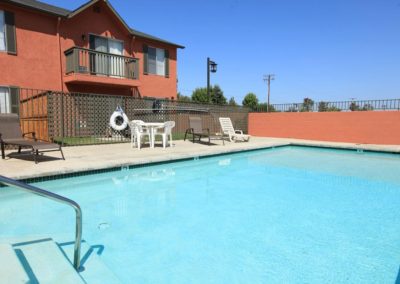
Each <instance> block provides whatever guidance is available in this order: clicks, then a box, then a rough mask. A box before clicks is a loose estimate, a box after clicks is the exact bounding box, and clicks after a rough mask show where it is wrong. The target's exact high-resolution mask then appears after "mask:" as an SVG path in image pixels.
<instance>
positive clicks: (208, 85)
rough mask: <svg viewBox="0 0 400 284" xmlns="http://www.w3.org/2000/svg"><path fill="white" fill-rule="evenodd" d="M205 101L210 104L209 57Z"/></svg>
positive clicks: (208, 59) (208, 58)
mask: <svg viewBox="0 0 400 284" xmlns="http://www.w3.org/2000/svg"><path fill="white" fill-rule="evenodd" d="M207 100H208V102H210V57H207Z"/></svg>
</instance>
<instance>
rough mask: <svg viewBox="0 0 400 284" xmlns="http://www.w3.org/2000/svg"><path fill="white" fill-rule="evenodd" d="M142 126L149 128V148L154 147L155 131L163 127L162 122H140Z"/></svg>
mask: <svg viewBox="0 0 400 284" xmlns="http://www.w3.org/2000/svg"><path fill="white" fill-rule="evenodd" d="M142 125H143V126H144V127H146V128H147V129H149V132H150V148H154V142H155V137H154V136H155V135H154V133H155V131H156V129H158V128H163V127H164V122H145V123H143V124H142Z"/></svg>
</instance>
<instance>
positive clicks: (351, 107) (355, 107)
mask: <svg viewBox="0 0 400 284" xmlns="http://www.w3.org/2000/svg"><path fill="white" fill-rule="evenodd" d="M349 109H350V110H351V111H358V110H360V106H359V105H358V104H356V103H355V102H351V104H350V107H349Z"/></svg>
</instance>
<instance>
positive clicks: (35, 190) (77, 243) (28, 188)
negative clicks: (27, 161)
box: [0, 175, 82, 271]
mask: <svg viewBox="0 0 400 284" xmlns="http://www.w3.org/2000/svg"><path fill="white" fill-rule="evenodd" d="M0 183H3V184H5V185H9V186H10V185H12V186H16V187H17V188H20V189H22V190H25V191H27V192H30V193H33V194H36V195H39V196H42V197H45V198H48V199H51V200H54V201H57V202H60V203H62V204H67V205H69V206H71V207H72V208H74V210H75V213H76V226H75V246H74V267H75V269H76V270H77V271H79V267H80V262H81V259H80V258H81V257H80V255H81V239H82V210H81V207H80V206H79V204H78V203H76V202H75V201H73V200H71V199H68V198H66V197H64V196H61V195H58V194H55V193H52V192H49V191H46V190H43V189H40V188H38V187H35V186H32V185H29V184H26V183H23V182H20V181H17V180H14V179H11V178H8V177H5V176H2V175H0Z"/></svg>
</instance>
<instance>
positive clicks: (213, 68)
mask: <svg viewBox="0 0 400 284" xmlns="http://www.w3.org/2000/svg"><path fill="white" fill-rule="evenodd" d="M210 72H212V73H215V72H217V63H215V62H214V61H212V60H210V57H207V99H208V102H210V101H211V96H210Z"/></svg>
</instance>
